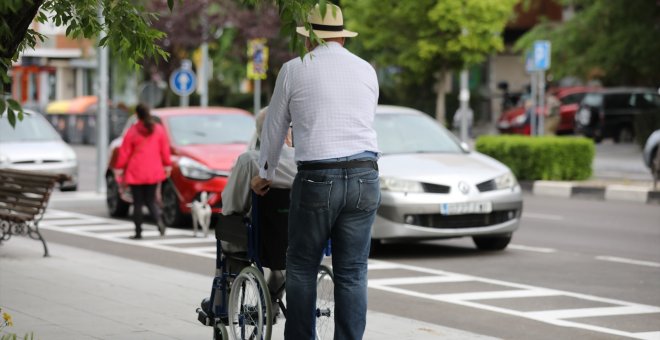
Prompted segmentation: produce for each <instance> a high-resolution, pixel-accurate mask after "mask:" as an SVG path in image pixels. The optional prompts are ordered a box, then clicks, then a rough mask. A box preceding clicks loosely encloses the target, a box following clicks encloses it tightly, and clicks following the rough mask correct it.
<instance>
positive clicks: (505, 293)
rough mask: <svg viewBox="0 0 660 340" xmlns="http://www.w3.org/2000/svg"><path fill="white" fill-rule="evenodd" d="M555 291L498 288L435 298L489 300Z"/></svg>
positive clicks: (442, 295) (548, 294)
mask: <svg viewBox="0 0 660 340" xmlns="http://www.w3.org/2000/svg"><path fill="white" fill-rule="evenodd" d="M558 295H561V294H560V293H558V292H557V291H552V290H548V289H536V290H532V289H530V290H500V291H495V292H476V293H456V294H437V295H434V298H435V299H442V300H491V299H513V298H527V297H539V296H558Z"/></svg>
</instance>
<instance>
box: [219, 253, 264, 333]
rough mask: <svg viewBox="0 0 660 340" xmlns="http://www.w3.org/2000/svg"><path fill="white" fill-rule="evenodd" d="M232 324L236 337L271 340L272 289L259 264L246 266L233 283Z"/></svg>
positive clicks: (230, 316)
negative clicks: (257, 265)
mask: <svg viewBox="0 0 660 340" xmlns="http://www.w3.org/2000/svg"><path fill="white" fill-rule="evenodd" d="M228 326H229V332H230V333H231V335H232V338H233V339H241V340H245V339H250V340H261V339H265V340H270V334H271V328H272V326H273V316H272V311H271V305H270V293H269V291H268V285H267V284H266V281H265V280H264V276H263V274H262V273H261V272H260V271H259V270H258V269H257V268H255V267H252V266H249V267H245V268H243V270H241V272H240V273H239V274H238V276H237V277H236V279H234V282H233V283H232V285H231V292H230V293H229V322H228Z"/></svg>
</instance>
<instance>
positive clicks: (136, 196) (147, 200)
mask: <svg viewBox="0 0 660 340" xmlns="http://www.w3.org/2000/svg"><path fill="white" fill-rule="evenodd" d="M157 186H158V184H144V185H131V193H132V194H133V223H135V234H136V235H140V234H141V233H142V207H143V206H144V205H146V206H147V208H149V213H151V218H153V219H154V222H157V221H158V219H159V218H160V210H159V209H158V206H157V205H156V187H157Z"/></svg>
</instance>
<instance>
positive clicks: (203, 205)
mask: <svg viewBox="0 0 660 340" xmlns="http://www.w3.org/2000/svg"><path fill="white" fill-rule="evenodd" d="M208 197H209V194H208V192H206V191H204V192H202V193H201V194H200V196H199V201H195V200H193V201H192V203H190V204H188V206H189V207H190V209H191V215H192V223H193V236H194V237H197V225H198V224H199V225H200V226H201V227H202V231H204V237H207V236H208V235H209V226H210V225H211V214H212V212H211V206H210V205H209V203H208Z"/></svg>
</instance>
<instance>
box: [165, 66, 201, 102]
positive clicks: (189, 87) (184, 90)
mask: <svg viewBox="0 0 660 340" xmlns="http://www.w3.org/2000/svg"><path fill="white" fill-rule="evenodd" d="M196 85H197V77H196V76H195V73H194V72H193V71H191V70H188V69H183V68H180V69H177V70H175V71H174V72H172V75H171V76H170V88H172V91H173V92H174V93H176V94H177V95H179V96H189V95H190V94H192V93H193V91H195V87H196Z"/></svg>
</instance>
